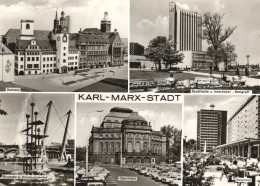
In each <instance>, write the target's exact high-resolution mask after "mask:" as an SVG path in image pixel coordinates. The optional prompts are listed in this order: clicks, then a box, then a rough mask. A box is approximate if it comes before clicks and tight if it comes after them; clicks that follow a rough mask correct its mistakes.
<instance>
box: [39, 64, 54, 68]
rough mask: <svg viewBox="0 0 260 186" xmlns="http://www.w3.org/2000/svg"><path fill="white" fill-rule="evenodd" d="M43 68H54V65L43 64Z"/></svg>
mask: <svg viewBox="0 0 260 186" xmlns="http://www.w3.org/2000/svg"><path fill="white" fill-rule="evenodd" d="M42 67H43V68H45V67H47V68H48V67H52V64H46V65H45V64H43V66H42ZM53 67H56V64H53Z"/></svg>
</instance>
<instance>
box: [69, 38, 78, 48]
mask: <svg viewBox="0 0 260 186" xmlns="http://www.w3.org/2000/svg"><path fill="white" fill-rule="evenodd" d="M69 50H78V49H77V47H76V41H75V40H71V39H70V40H69Z"/></svg>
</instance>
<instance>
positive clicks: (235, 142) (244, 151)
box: [216, 95, 260, 158]
mask: <svg viewBox="0 0 260 186" xmlns="http://www.w3.org/2000/svg"><path fill="white" fill-rule="evenodd" d="M259 108H260V105H259V96H256V95H254V96H251V97H250V98H249V99H248V100H247V101H246V102H245V103H244V104H243V105H241V107H239V108H238V110H237V111H236V112H235V113H234V115H233V116H232V117H231V118H230V119H229V120H228V122H227V143H226V144H223V145H220V146H218V147H217V148H216V149H217V151H218V152H220V153H221V154H223V155H236V156H241V157H248V158H249V157H250V158H257V157H259V155H260V148H259V145H260V127H259V124H260V123H259V121H260V118H259V117H260V115H259Z"/></svg>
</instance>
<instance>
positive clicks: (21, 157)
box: [0, 93, 75, 186]
mask: <svg viewBox="0 0 260 186" xmlns="http://www.w3.org/2000/svg"><path fill="white" fill-rule="evenodd" d="M64 100H66V101H64ZM74 148H75V96H74V94H46V93H45V94H42V93H34V94H31V93H30V94H29V93H19V94H7V93H1V94H0V185H72V186H73V185H74V157H75V151H74Z"/></svg>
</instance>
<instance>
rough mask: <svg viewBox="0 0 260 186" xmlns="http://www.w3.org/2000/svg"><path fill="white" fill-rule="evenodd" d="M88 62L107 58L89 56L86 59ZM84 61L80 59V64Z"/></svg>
mask: <svg viewBox="0 0 260 186" xmlns="http://www.w3.org/2000/svg"><path fill="white" fill-rule="evenodd" d="M87 59H88V60H89V61H99V60H106V59H107V56H91V57H88V58H87ZM84 60H86V58H80V62H82V61H84Z"/></svg>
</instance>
